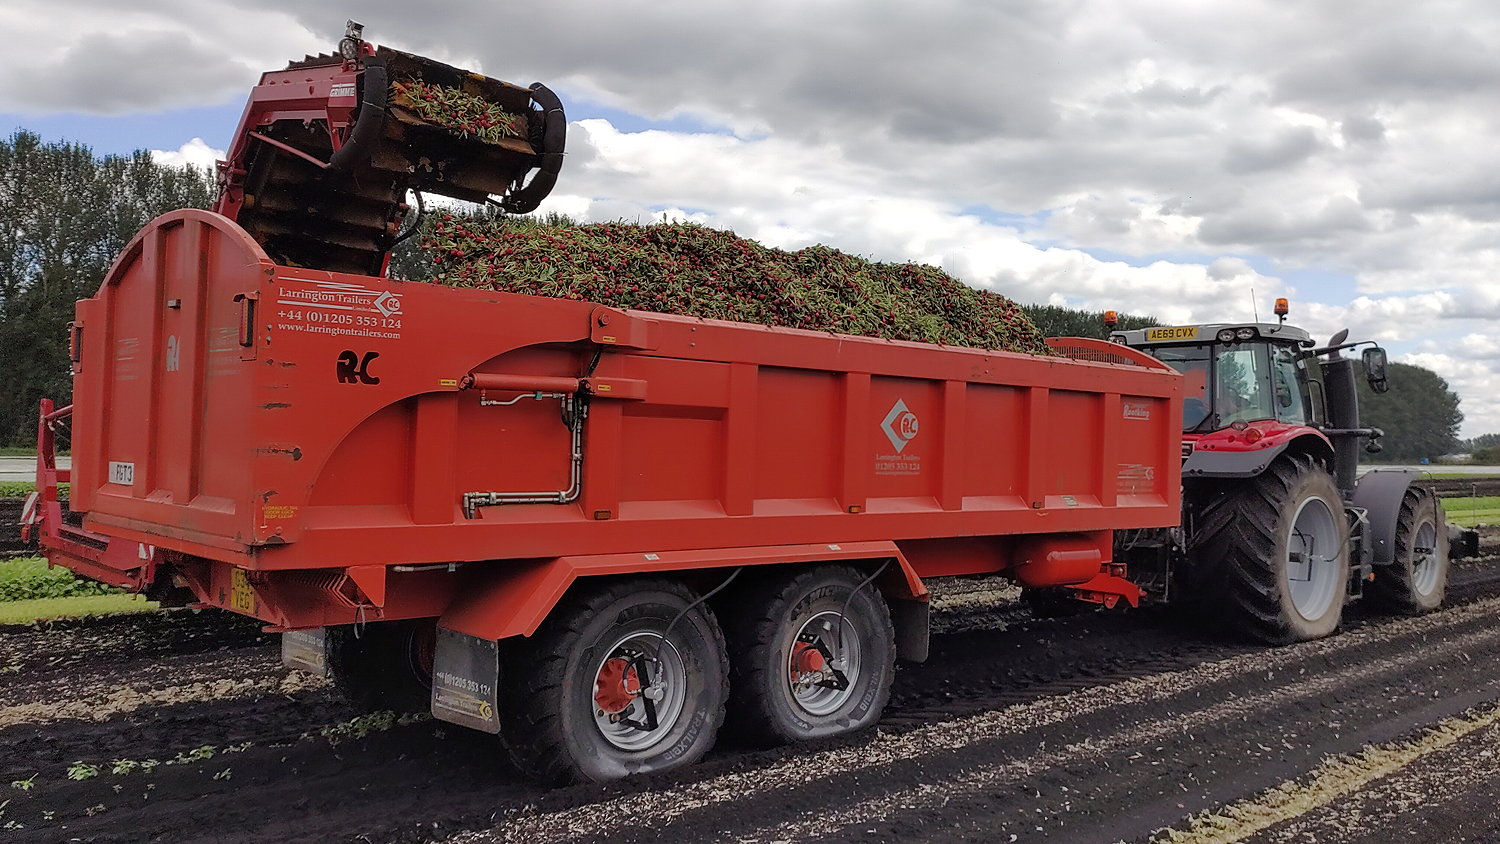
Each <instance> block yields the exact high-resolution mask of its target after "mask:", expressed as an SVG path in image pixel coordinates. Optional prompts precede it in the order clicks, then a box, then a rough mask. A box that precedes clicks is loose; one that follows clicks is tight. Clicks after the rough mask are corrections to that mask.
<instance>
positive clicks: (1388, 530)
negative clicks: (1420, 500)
mask: <svg viewBox="0 0 1500 844" xmlns="http://www.w3.org/2000/svg"><path fill="white" fill-rule="evenodd" d="M1420 474H1421V473H1419V472H1417V471H1415V470H1412V469H1374V470H1371V471H1369V472H1366V473H1365V474H1364V476H1363V477H1361V478H1360V479H1359V481H1358V483H1356V484H1355V486H1354V495H1353V496H1352V497H1351V499H1350V502H1349V503H1350V504H1353V505H1354V506H1355V507H1359V508H1362V509H1363V510H1364V511H1365V517H1366V518H1367V519H1369V522H1370V527H1369V536H1370V541H1371V544H1372V545H1373V546H1374V551H1375V554H1374V557H1373V558H1372V560H1371V562H1372V563H1374V564H1375V565H1377V566H1388V565H1390V564H1391V563H1393V562H1395V561H1396V522H1397V520H1398V519H1400V518H1401V502H1402V501H1403V500H1404V499H1405V498H1406V493H1407V491H1408V490H1410V489H1411V486H1412V483H1413V482H1415V481H1416V480H1417V478H1418V476H1419V475H1420ZM1419 491H1420V492H1421V493H1422V494H1423V495H1429V494H1430V493H1428V492H1427V491H1426V490H1421V489H1420V488H1419ZM1438 513H1439V514H1441V513H1442V509H1441V508H1439V510H1438Z"/></svg>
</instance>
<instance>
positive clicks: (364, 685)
mask: <svg viewBox="0 0 1500 844" xmlns="http://www.w3.org/2000/svg"><path fill="white" fill-rule="evenodd" d="M436 632H437V621H436V620H435V619H431V618H426V619H414V620H410V621H379V622H373V623H370V624H365V625H363V626H362V627H359V628H358V629H356V626H355V625H344V626H341V627H330V628H328V631H327V647H328V675H329V678H330V679H331V680H332V681H333V686H334V688H335V689H336V690H337V691H338V692H339V693H340V694H342V695H343V696H344V699H345V700H347V701H348V702H349V705H350V706H352V707H354V708H355V709H356V710H357V711H359V712H380V711H384V710H389V711H392V712H427V711H429V709H430V708H431V705H432V703H431V700H432V656H433V646H434V644H435V642H436Z"/></svg>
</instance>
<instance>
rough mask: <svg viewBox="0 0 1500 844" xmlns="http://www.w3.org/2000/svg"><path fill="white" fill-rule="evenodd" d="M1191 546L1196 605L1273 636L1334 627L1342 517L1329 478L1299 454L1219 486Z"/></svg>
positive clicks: (1345, 546) (1343, 546)
mask: <svg viewBox="0 0 1500 844" xmlns="http://www.w3.org/2000/svg"><path fill="white" fill-rule="evenodd" d="M1194 531H1195V534H1196V536H1195V537H1194V541H1193V543H1192V550H1191V552H1190V556H1191V563H1192V565H1193V566H1194V567H1195V569H1196V572H1195V575H1194V578H1193V580H1194V581H1195V582H1196V586H1197V588H1198V590H1199V594H1197V595H1196V596H1195V599H1196V601H1195V602H1196V603H1197V605H1198V607H1199V608H1200V610H1202V609H1206V608H1210V607H1211V608H1213V611H1214V613H1215V614H1216V616H1217V618H1218V620H1219V622H1220V623H1221V624H1222V625H1224V626H1226V627H1227V628H1228V630H1229V631H1230V632H1232V633H1235V634H1237V635H1240V636H1244V637H1247V638H1250V639H1253V640H1257V641H1260V642H1265V643H1267V644H1271V645H1284V644H1288V643H1291V642H1302V641H1307V640H1309V639H1317V638H1321V637H1323V636H1327V635H1329V634H1331V633H1333V632H1334V630H1336V629H1337V628H1338V626H1339V621H1340V619H1341V618H1342V616H1343V607H1344V598H1345V596H1346V595H1347V593H1348V588H1349V585H1348V584H1349V522H1348V519H1347V518H1346V517H1345V515H1344V505H1343V497H1342V496H1341V495H1340V494H1339V490H1338V487H1337V486H1335V485H1334V482H1333V478H1332V476H1331V475H1329V473H1328V472H1327V471H1326V470H1325V469H1324V468H1323V467H1322V466H1320V465H1319V464H1317V463H1315V462H1313V461H1312V460H1311V459H1309V458H1305V457H1290V458H1282V459H1279V460H1277V461H1276V462H1275V463H1273V464H1271V466H1270V467H1269V468H1268V469H1266V471H1265V472H1263V473H1261V475H1259V476H1258V477H1256V478H1251V479H1247V480H1245V481H1243V482H1240V483H1237V484H1232V485H1231V484H1226V485H1224V486H1221V487H1218V488H1217V489H1216V490H1215V492H1214V494H1213V495H1211V496H1210V497H1209V500H1207V501H1206V502H1204V503H1203V504H1202V505H1201V509H1200V510H1199V512H1198V516H1197V519H1196V520H1195V523H1194Z"/></svg>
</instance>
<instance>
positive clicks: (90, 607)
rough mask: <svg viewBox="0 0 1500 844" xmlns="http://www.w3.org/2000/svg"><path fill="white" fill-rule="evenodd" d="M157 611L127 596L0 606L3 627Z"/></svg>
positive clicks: (152, 603)
mask: <svg viewBox="0 0 1500 844" xmlns="http://www.w3.org/2000/svg"><path fill="white" fill-rule="evenodd" d="M156 609H157V604H156V602H155V601H148V600H146V599H145V598H144V597H142V596H140V595H126V594H124V593H118V594H114V595H85V596H83V597H75V598H32V599H30V600H26V601H4V602H0V624H29V623H31V622H33V621H46V620H49V619H55V618H84V617H86V616H92V615H121V614H124V613H138V612H154V611H155V610H156Z"/></svg>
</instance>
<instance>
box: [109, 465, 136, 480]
mask: <svg viewBox="0 0 1500 844" xmlns="http://www.w3.org/2000/svg"><path fill="white" fill-rule="evenodd" d="M109 482H110V483H112V484H121V485H122V486H135V464H134V463H119V462H117V461H114V460H111V461H109Z"/></svg>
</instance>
